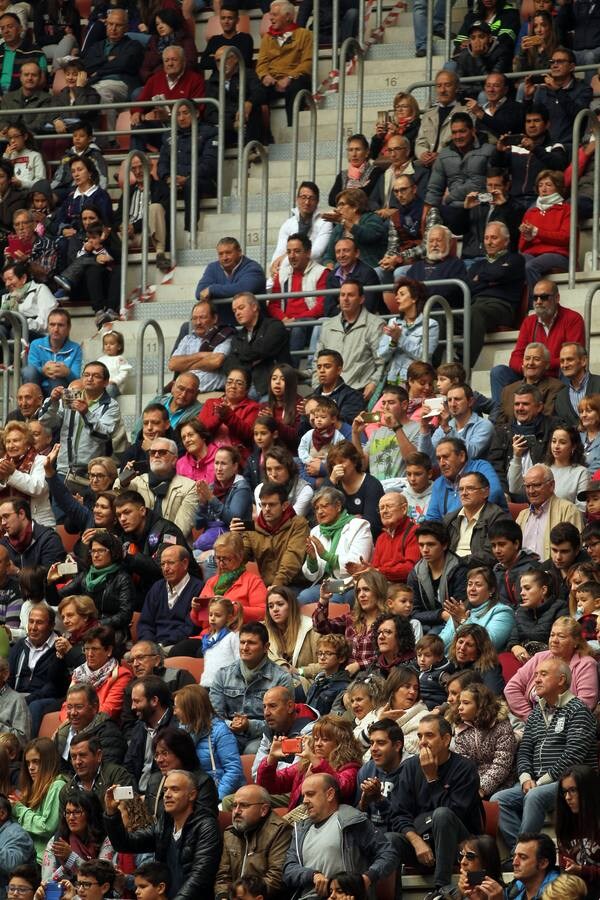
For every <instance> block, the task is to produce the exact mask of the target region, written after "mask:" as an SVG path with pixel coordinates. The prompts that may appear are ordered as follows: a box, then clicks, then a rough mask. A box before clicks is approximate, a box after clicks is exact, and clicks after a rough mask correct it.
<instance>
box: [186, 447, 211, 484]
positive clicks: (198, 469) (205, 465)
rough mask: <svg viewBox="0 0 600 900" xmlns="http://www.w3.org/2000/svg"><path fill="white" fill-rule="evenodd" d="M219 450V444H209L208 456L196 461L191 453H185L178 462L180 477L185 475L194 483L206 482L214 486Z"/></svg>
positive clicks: (207, 448)
mask: <svg viewBox="0 0 600 900" xmlns="http://www.w3.org/2000/svg"><path fill="white" fill-rule="evenodd" d="M218 449H219V447H218V445H217V444H207V446H206V456H205V457H204V458H203V459H200V460H196V459H194V457H193V456H191V455H190V454H189V453H185V454H184V455H183V456H180V457H179V459H178V460H177V465H176V466H175V470H176V472H177V474H178V475H185V477H186V478H191V479H192V481H206V483H207V484H212V483H213V481H214V480H215V456H216V455H217V450H218Z"/></svg>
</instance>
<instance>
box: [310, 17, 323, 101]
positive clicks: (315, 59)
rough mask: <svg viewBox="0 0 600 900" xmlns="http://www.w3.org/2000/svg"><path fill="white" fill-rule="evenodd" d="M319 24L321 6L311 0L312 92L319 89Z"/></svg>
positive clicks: (314, 92)
mask: <svg viewBox="0 0 600 900" xmlns="http://www.w3.org/2000/svg"><path fill="white" fill-rule="evenodd" d="M320 24H321V8H320V2H319V0H313V12H312V64H311V70H310V86H311V91H312V93H313V94H316V93H317V91H318V89H319V83H320V82H319V27H320Z"/></svg>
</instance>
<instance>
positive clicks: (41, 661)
mask: <svg viewBox="0 0 600 900" xmlns="http://www.w3.org/2000/svg"><path fill="white" fill-rule="evenodd" d="M55 622H56V613H55V612H54V610H53V609H52V607H51V606H48V604H46V603H36V605H35V606H34V607H33V608H32V609H31V611H30V613H29V619H28V620H27V637H25V638H21V640H19V641H17V642H16V643H15V644H13V646H12V647H11V649H10V655H9V668H10V675H9V678H8V684H9V685H10V687H11V688H13V689H14V690H15V691H18V692H19V693H21V694H25V695H26V696H27V704H28V706H29V712H30V713H31V733H32V734H37V733H38V731H39V729H40V723H41V721H42V717H43V715H44V713H47V712H55V711H56V710H58V709H60V705H61V701H62V698H63V697H64V696H65V691H66V688H67V682H68V679H69V670H68V669H67V666H66V664H65V661H64V659H60V657H58V656H57V655H56V650H55V649H54V644H55V642H56V635H55V634H54V625H55Z"/></svg>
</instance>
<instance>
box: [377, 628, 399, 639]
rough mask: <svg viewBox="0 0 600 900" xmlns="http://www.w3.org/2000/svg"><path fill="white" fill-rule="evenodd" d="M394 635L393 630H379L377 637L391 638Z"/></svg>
mask: <svg viewBox="0 0 600 900" xmlns="http://www.w3.org/2000/svg"><path fill="white" fill-rule="evenodd" d="M394 633H395V632H394V630H393V628H380V629H379V631H378V632H377V637H392V635H393V634H394Z"/></svg>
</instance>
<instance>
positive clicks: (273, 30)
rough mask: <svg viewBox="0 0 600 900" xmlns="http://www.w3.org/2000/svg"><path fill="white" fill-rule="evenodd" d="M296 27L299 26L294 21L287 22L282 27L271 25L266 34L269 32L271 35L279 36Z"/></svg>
mask: <svg viewBox="0 0 600 900" xmlns="http://www.w3.org/2000/svg"><path fill="white" fill-rule="evenodd" d="M296 28H299V26H298V25H296V23H295V22H288V23H287V25H285V26H284V27H283V28H273V26H272V25H271V26H270V28H269V30H268V32H267V34H270V35H271V37H281V36H282V35H284V34H287V33H288V31H295V30H296Z"/></svg>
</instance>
